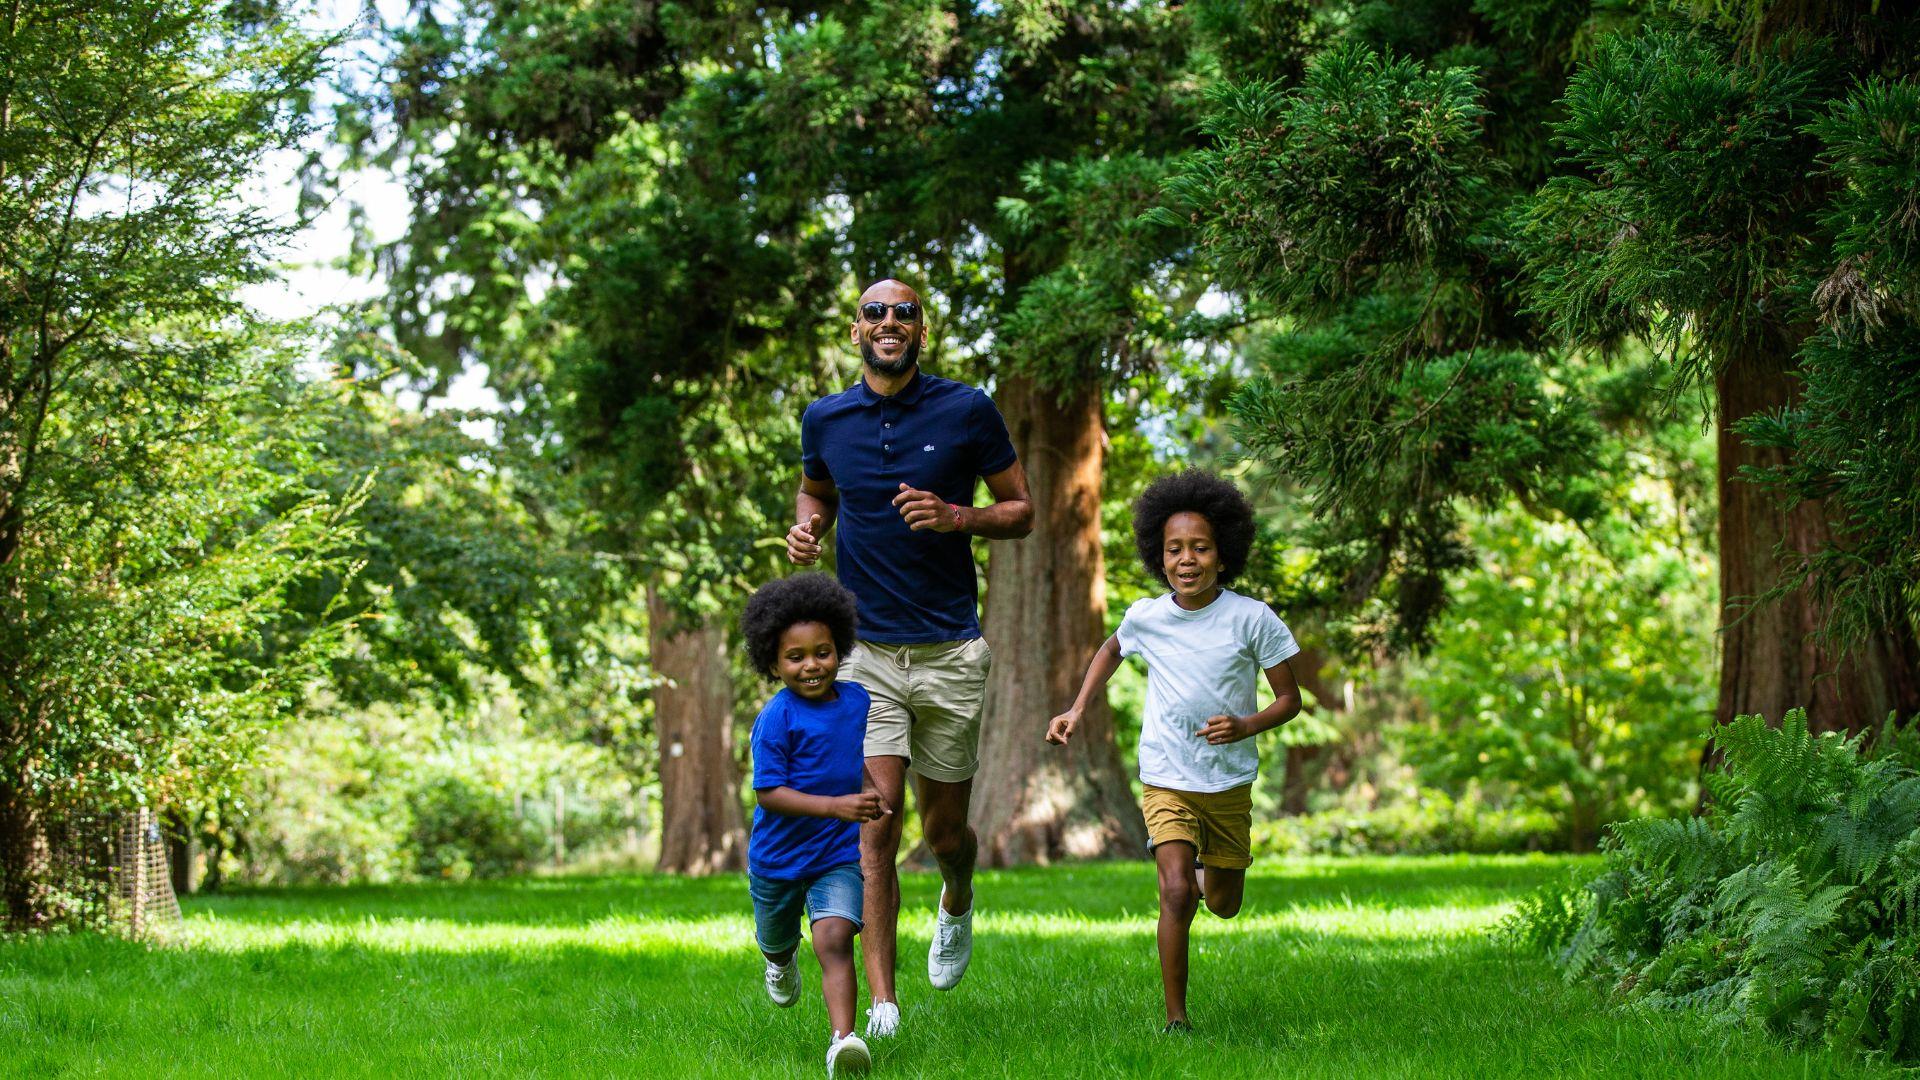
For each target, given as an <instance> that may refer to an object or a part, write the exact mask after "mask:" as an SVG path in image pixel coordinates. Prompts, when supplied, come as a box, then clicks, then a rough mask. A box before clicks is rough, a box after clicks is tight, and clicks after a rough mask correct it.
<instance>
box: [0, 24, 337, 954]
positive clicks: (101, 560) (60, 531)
mask: <svg viewBox="0 0 1920 1080" xmlns="http://www.w3.org/2000/svg"><path fill="white" fill-rule="evenodd" d="M319 45H320V43H318V42H315V41H312V40H309V39H307V38H305V37H303V36H301V35H300V34H298V33H296V32H294V31H292V30H291V29H289V28H288V27H287V26H285V25H284V24H282V23H281V22H279V21H277V20H275V19H274V18H272V17H271V15H270V14H268V13H261V12H241V11H237V10H236V8H235V7H234V6H233V5H229V4H226V3H214V2H211V0H208V2H188V3H144V2H141V3H117V2H116V3H95V2H86V0H73V2H61V3H35V4H22V3H18V2H14V3H10V4H6V5H4V6H0V901H3V903H4V910H3V911H0V918H4V920H5V921H6V922H7V923H8V924H9V925H14V926H33V925H40V924H42V923H44V922H46V921H47V920H49V919H52V918H56V917H57V916H58V915H59V912H58V910H57V909H56V902H57V901H58V899H59V898H58V896H57V895H56V894H55V893H54V892H52V891H51V889H50V884H51V883H50V882H49V880H48V879H47V877H46V875H47V873H48V872H49V870H50V867H49V865H48V862H47V860H46V858H45V857H44V856H45V850H44V844H43V834H42V829H43V827H44V824H45V823H46V822H47V821H48V820H49V819H50V818H56V817H58V816H60V815H62V814H66V813H70V812H74V811H76V810H86V811H102V810H104V811H111V810H115V809H125V808H130V807H132V806H135V805H141V804H145V805H153V804H155V803H160V802H164V801H165V800H166V799H168V798H169V797H170V796H172V795H174V794H175V793H176V792H177V791H178V790H179V789H181V788H192V787H196V786H197V787H200V788H207V787H218V786H219V785H220V784H222V783H225V782H227V781H229V780H231V778H232V776H233V772H234V770H236V769H238V768H239V767H240V766H241V765H242V764H244V763H245V762H246V761H247V759H248V756H249V754H250V751H251V749H252V748H253V746H254V745H255V743H256V741H257V735H258V733H259V732H260V731H261V730H262V729H263V728H264V727H265V726H266V725H268V724H270V723H271V722H273V721H274V720H275V719H277V718H278V717H279V716H280V715H282V714H283V712H284V711H285V709H286V707H287V705H288V702H289V700H290V699H291V698H292V696H293V695H294V691H295V690H296V688H297V687H298V685H299V683H300V682H301V681H302V680H303V679H305V678H309V677H311V675H312V674H313V673H314V671H315V670H316V666H317V665H318V664H319V663H321V662H322V661H323V660H324V659H325V657H326V655H327V654H328V653H329V652H330V651H331V650H332V648H333V646H334V645H335V644H336V643H337V641H338V637H339V631H340V629H341V624H340V622H339V621H338V620H337V619H334V618H332V617H330V616H327V615H323V617H322V618H321V619H320V620H319V621H318V622H317V623H308V624H306V625H305V627H304V628H303V629H296V630H293V631H291V632H287V633H284V634H279V635H276V634H275V633H274V631H275V629H276V628H277V627H288V626H293V625H294V624H295V623H297V620H293V619H289V618H287V616H288V610H287V607H288V602H289V599H290V590H289V589H288V588H287V587H288V586H289V585H290V584H297V583H299V582H302V581H304V580H306V579H308V578H312V577H325V576H326V575H328V574H334V573H340V572H343V571H344V570H345V566H344V565H343V560H342V558H341V552H342V545H343V543H344V542H345V541H346V540H347V539H348V536H347V527H346V525H345V523H344V521H343V517H342V513H343V507H341V506H338V505H333V504H330V502H329V500H327V499H326V498H324V497H322V496H320V495H318V494H317V493H316V492H314V491H312V490H310V489H308V488H306V487H305V485H304V484H303V483H302V482H301V480H300V470H299V468H298V464H299V463H300V461H301V460H302V458H303V457H304V455H305V454H306V450H305V448H304V447H303V446H302V443H303V442H304V441H305V440H306V439H307V438H309V437H310V436H311V431H310V430H308V429H303V428H300V427H299V426H298V425H299V424H300V422H301V418H302V416H303V414H306V413H307V412H308V411H309V402H308V401H307V399H306V396H305V391H304V390H303V389H302V388H301V387H300V386H299V385H298V382H297V380H296V379H295V378H294V375H293V370H294V369H293V359H292V357H291V355H290V354H289V350H287V349H285V348H284V347H282V346H281V345H280V344H278V343H276V340H275V338H276V334H275V331H273V330H272V329H271V328H267V327H264V326H261V325H259V324H257V323H256V321H255V320H254V319H252V318H251V317H250V315H249V313H248V312H247V311H246V309H245V308H244V307H243V306H242V305H241V304H240V303H239V302H238V301H236V300H235V298H234V297H235V293H236V290H237V289H239V288H240V287H241V286H242V285H244V284H247V283H249V282H254V281H259V280H261V279H263V278H264V277H265V276H266V274H267V272H268V271H267V262H266V257H267V255H268V253H269V247H270V245H271V244H272V243H273V242H274V241H275V240H276V239H277V238H279V237H281V236H283V235H284V234H285V233H286V232H287V231H288V230H289V229H290V228H291V227H293V226H294V225H296V224H297V222H286V221H275V220H273V219H271V218H270V216H269V215H268V213H267V212H266V211H264V210H262V209H259V208H257V207H255V205H254V202H255V200H253V199H251V198H250V197H249V195H250V188H251V186H252V185H253V184H254V183H255V181H256V178H257V174H258V171H259V169H260V166H261V163H262V159H263V158H264V156H265V155H267V154H268V153H270V152H272V151H275V150H284V149H288V148H291V147H292V146H294V145H296V144H297V142H298V140H299V138H300V136H301V134H302V132H303V131H304V126H303V120H302V106H303V103H304V94H305V91H306V88H307V87H308V86H309V84H310V83H311V82H312V80H313V79H314V78H315V76H316V74H317V70H318V65H319V58H320V47H319ZM290 424H291V425H293V430H288V426H289V425H290ZM351 501H352V500H348V503H349V504H350V503H351Z"/></svg>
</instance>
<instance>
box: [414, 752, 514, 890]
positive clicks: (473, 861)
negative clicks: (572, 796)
mask: <svg viewBox="0 0 1920 1080" xmlns="http://www.w3.org/2000/svg"><path fill="white" fill-rule="evenodd" d="M408 802H409V803H410V804H411V807H412V810H413V828H412V829H411V830H410V832H409V833H408V837H407V840H408V847H409V848H410V849H411V850H412V852H413V863H414V866H413V868H414V872H415V873H418V874H420V875H422V876H423V877H440V878H452V879H454V880H456V881H459V880H465V879H466V878H469V877H483V878H485V877H502V876H505V875H507V874H517V873H521V872H524V871H525V870H527V869H528V868H529V867H531V866H532V865H533V864H534V862H535V861H536V860H537V859H539V858H540V855H541V853H542V851H543V850H544V848H545V845H546V838H545V837H544V836H543V835H542V830H541V829H540V827H539V826H538V825H536V824H534V823H533V822H531V821H527V820H525V819H523V818H521V817H520V816H518V815H516V814H515V813H514V811H513V803H512V801H511V800H510V799H505V798H502V797H501V795H500V793H499V792H496V791H492V790H489V789H487V788H485V787H483V786H480V785H477V784H475V783H473V782H472V781H470V780H468V779H466V778H465V777H462V776H458V775H453V774H448V775H443V776H441V777H439V778H437V779H435V780H433V781H431V782H430V783H427V784H424V785H422V786H421V787H420V788H418V789H416V790H415V791H414V792H413V793H412V795H411V797H410V798H409V799H408Z"/></svg>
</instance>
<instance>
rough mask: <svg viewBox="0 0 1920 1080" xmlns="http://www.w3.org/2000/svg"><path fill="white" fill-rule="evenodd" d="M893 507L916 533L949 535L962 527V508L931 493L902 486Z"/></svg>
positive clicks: (894, 499) (894, 498)
mask: <svg viewBox="0 0 1920 1080" xmlns="http://www.w3.org/2000/svg"><path fill="white" fill-rule="evenodd" d="M893 506H894V509H896V510H898V511H900V517H901V519H902V520H904V521H905V522H906V523H907V528H909V529H912V530H913V531H914V532H920V531H921V530H932V531H933V532H942V533H949V532H952V531H954V530H955V529H958V528H959V527H960V508H959V507H957V506H954V505H952V504H950V503H948V502H947V501H946V500H945V499H942V498H941V497H940V496H938V495H935V494H934V493H933V492H931V491H921V490H920V489H918V488H914V487H908V486H907V485H906V484H901V485H900V494H898V495H895V496H894V497H893Z"/></svg>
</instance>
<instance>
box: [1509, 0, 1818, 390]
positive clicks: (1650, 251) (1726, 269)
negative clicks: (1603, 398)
mask: <svg viewBox="0 0 1920 1080" xmlns="http://www.w3.org/2000/svg"><path fill="white" fill-rule="evenodd" d="M1737 50H1738V46H1737V45H1736V44H1735V43H1734V42H1733V41H1732V40H1730V39H1728V38H1725V37H1722V36H1720V35H1717V34H1715V33H1713V32H1712V31H1711V30H1709V29H1707V28H1705V27H1691V28H1687V29H1675V30H1660V31H1654V32H1649V33H1645V34H1639V35H1623V36H1619V37H1611V38H1607V39H1605V40H1603V41H1602V42H1601V44H1600V46H1599V47H1598V48H1597V49H1596V50H1595V52H1594V54H1593V55H1592V56H1591V57H1590V58H1589V59H1588V60H1587V61H1586V62H1585V63H1584V64H1582V65H1581V67H1580V68H1579V70H1578V71H1577V72H1576V73H1575V75H1574V76H1573V78H1572V79H1571V80H1570V81H1569V83H1568V85H1567V96H1566V102H1565V107H1566V115H1565V118H1564V119H1563V120H1561V121H1560V122H1559V123H1557V124H1556V125H1555V126H1554V131H1555V133H1556V134H1557V136H1558V137H1559V142H1560V145H1561V146H1563V147H1564V148H1565V152H1566V162H1567V163H1568V164H1571V165H1573V166H1575V169H1574V171H1572V172H1569V173H1567V174H1566V175H1562V176H1557V177H1555V178H1553V179H1551V180H1549V181H1548V182H1547V183H1546V184H1545V185H1544V186H1543V187H1542V188H1541V190H1540V193H1539V197H1538V199H1537V201H1536V203H1535V205H1534V206H1533V208H1532V209H1531V211H1530V213H1529V219H1528V224H1527V228H1526V234H1525V235H1526V238H1527V244H1528V250H1529V260H1530V264H1529V269H1530V271H1531V273H1532V274H1533V275H1534V280H1535V282H1536V286H1535V293H1534V297H1535V303H1536V305H1537V306H1538V308H1539V310H1540V311H1542V312H1543V313H1544V314H1545V315H1546V316H1547V317H1548V318H1549V319H1550V320H1551V321H1552V322H1553V324H1554V326H1555V328H1556V329H1557V330H1558V331H1559V332H1561V333H1563V334H1566V335H1568V336H1571V337H1577V338H1608V337H1611V336H1613V335H1617V334H1620V333H1636V334H1642V335H1650V336H1651V337H1652V338H1653V340H1655V341H1656V342H1658V343H1659V344H1660V345H1662V346H1663V347H1664V348H1666V349H1667V350H1669V351H1674V352H1678V351H1680V350H1682V349H1683V348H1684V347H1685V345H1686V343H1687V342H1688V341H1689V340H1690V339H1691V338H1693V337H1698V338H1699V339H1701V340H1702V341H1703V342H1704V343H1706V344H1707V345H1708V346H1709V347H1710V348H1711V349H1712V350H1713V351H1712V352H1710V353H1708V354H1707V355H1706V356H1701V357H1695V358H1694V359H1693V361H1692V362H1691V364H1690V365H1689V366H1688V367H1686V368H1683V370H1685V371H1689V372H1690V373H1691V374H1692V375H1693V376H1694V377H1696V378H1697V377H1702V376H1704V375H1706V374H1709V373H1710V372H1711V370H1712V363H1713V357H1715V356H1721V355H1723V350H1725V349H1727V348H1730V347H1732V346H1733V345H1734V343H1737V342H1740V341H1743V340H1745V338H1746V337H1747V336H1748V335H1750V334H1751V333H1752V332H1753V328H1752V327H1751V326H1750V325H1749V322H1750V321H1751V320H1752V318H1753V316H1754V315H1755V313H1756V312H1757V311H1762V310H1768V309H1773V308H1778V307H1781V306H1783V305H1787V304H1791V303H1792V302H1793V298H1792V297H1791V295H1790V294H1789V295H1782V291H1783V290H1791V289H1794V288H1796V287H1799V283H1798V282H1797V281H1796V277H1795V275H1796V271H1800V270H1801V269H1802V267H1801V265H1800V264H1799V260H1800V259H1801V258H1802V257H1803V254H1802V245H1801V241H1800V239H1799V238H1800V237H1801V236H1802V235H1804V234H1805V233H1806V232H1808V231H1809V230H1810V229H1812V227H1813V225H1814V221H1813V211H1814V204H1813V202H1812V198H1813V192H1812V190H1811V189H1809V187H1808V186H1807V185H1806V184H1804V183H1803V182H1802V181H1803V178H1804V176H1805V174H1806V171H1807V167H1808V165H1809V163H1810V161H1811V159H1812V158H1813V157H1814V153H1815V146H1814V144H1813V142H1812V140H1811V139H1810V138H1809V137H1808V135H1807V134H1806V133H1805V132H1804V131H1803V130H1802V127H1803V123H1804V121H1803V119H1802V118H1803V117H1805V116H1806V115H1808V114H1809V113H1811V112H1812V111H1813V110H1814V109H1815V108H1816V107H1817V104H1818V101H1819V97H1820V95H1821V94H1822V92H1823V91H1824V90H1825V88H1826V86H1827V85H1828V84H1829V83H1830V82H1831V81H1832V78H1833V75H1834V68H1835V64H1836V58H1835V57H1834V56H1833V54H1832V52H1831V51H1830V50H1828V49H1825V48H1823V47H1819V46H1817V45H1808V46H1803V47H1799V48H1787V47H1784V46H1783V47H1782V48H1781V50H1780V52H1779V55H1777V56H1770V57H1768V58H1766V60H1765V62H1759V63H1752V64H1740V63H1736V62H1735V57H1736V53H1737Z"/></svg>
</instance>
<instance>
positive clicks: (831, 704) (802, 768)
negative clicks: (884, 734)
mask: <svg viewBox="0 0 1920 1080" xmlns="http://www.w3.org/2000/svg"><path fill="white" fill-rule="evenodd" d="M833 689H834V691H835V693H836V694H837V695H838V696H836V697H835V698H834V699H833V700H831V701H821V702H813V701H808V700H807V699H805V698H803V697H801V696H800V695H798V694H795V693H794V692H793V691H791V690H788V689H786V688H785V687H782V688H781V690H780V692H779V693H777V694H775V695H773V700H771V701H769V702H767V705H766V708H763V709H761V710H760V716H759V717H758V718H757V719H755V720H754V722H753V788H754V790H755V791H765V790H766V789H768V788H777V787H790V788H792V789H793V790H795V791H798V792H802V793H803V794H807V795H855V794H858V793H859V791H860V769H861V767H862V766H863V765H865V764H866V760H867V759H866V756H865V752H864V751H863V750H862V746H863V745H864V744H865V742H866V739H867V705H868V703H869V702H870V700H871V699H870V698H868V697H867V691H866V690H865V688H863V687H861V686H860V685H859V684H858V683H850V682H835V683H834V684H833ZM859 861H860V826H859V825H857V824H855V823H854V822H851V821H841V820H840V819H838V818H823V817H790V816H788V815H786V814H774V813H769V812H768V811H767V809H766V807H764V806H756V807H754V809H753V833H752V834H751V835H750V836H749V837H748V838H747V869H748V870H751V871H752V872H753V873H755V874H758V875H759V876H761V877H763V878H771V879H772V880H775V881H795V880H798V879H800V878H806V877H812V876H813V875H815V874H819V873H822V872H824V871H827V870H831V869H833V868H834V867H836V866H841V865H844V864H846V863H850V862H859Z"/></svg>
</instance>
